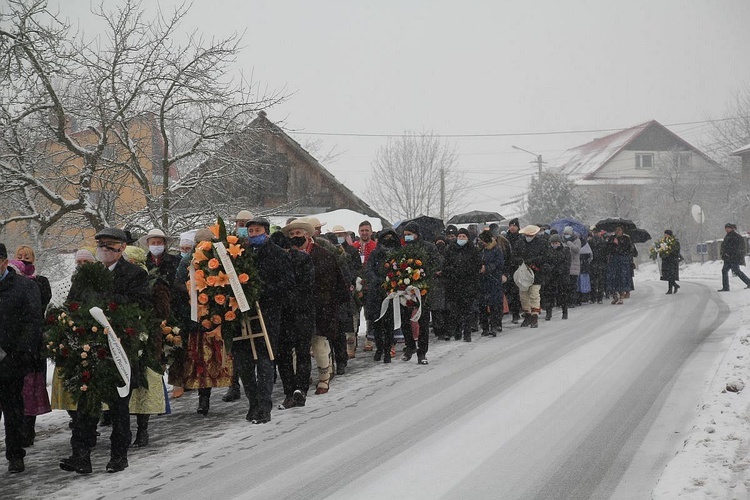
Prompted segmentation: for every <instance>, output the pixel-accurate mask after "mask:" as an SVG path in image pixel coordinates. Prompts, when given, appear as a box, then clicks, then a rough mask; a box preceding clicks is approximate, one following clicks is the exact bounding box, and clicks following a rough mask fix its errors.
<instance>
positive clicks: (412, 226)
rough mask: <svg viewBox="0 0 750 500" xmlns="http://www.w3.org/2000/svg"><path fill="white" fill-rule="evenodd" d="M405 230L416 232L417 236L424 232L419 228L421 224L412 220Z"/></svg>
mask: <svg viewBox="0 0 750 500" xmlns="http://www.w3.org/2000/svg"><path fill="white" fill-rule="evenodd" d="M404 231H409V232H410V233H414V234H416V235H417V236H422V233H421V232H420V230H419V224H417V223H416V222H410V223H408V224H407V225H406V227H404Z"/></svg>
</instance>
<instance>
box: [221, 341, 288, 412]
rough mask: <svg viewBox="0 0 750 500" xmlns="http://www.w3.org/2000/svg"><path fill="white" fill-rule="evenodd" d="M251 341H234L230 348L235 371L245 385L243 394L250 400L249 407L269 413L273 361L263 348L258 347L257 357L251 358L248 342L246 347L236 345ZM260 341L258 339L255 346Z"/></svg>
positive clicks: (273, 369)
mask: <svg viewBox="0 0 750 500" xmlns="http://www.w3.org/2000/svg"><path fill="white" fill-rule="evenodd" d="M243 342H244V343H247V342H252V341H251V340H242V341H240V342H237V341H235V342H234V347H233V349H232V357H233V358H234V364H235V366H236V367H237V373H238V374H239V376H240V380H242V385H243V386H244V387H245V395H246V396H247V399H248V400H249V401H250V409H251V410H252V409H256V408H257V409H259V410H261V411H265V412H267V413H271V408H272V407H273V401H272V399H271V393H272V392H273V379H274V372H275V371H276V369H275V366H274V362H273V361H271V359H270V358H269V357H268V353H267V352H266V350H265V349H262V350H261V349H258V359H257V360H255V359H253V353H252V351H251V350H250V346H249V344H248V346H247V347H245V346H242V347H237V346H238V344H241V343H243ZM260 343H261V339H258V343H257V344H256V348H257V347H258V345H259V344H260ZM277 350H278V349H277Z"/></svg>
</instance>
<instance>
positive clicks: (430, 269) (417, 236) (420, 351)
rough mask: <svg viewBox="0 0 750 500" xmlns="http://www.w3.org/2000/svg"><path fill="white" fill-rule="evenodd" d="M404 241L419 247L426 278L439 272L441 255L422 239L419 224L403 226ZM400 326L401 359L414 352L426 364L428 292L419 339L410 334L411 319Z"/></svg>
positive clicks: (408, 358)
mask: <svg viewBox="0 0 750 500" xmlns="http://www.w3.org/2000/svg"><path fill="white" fill-rule="evenodd" d="M404 241H405V242H406V245H407V246H410V245H413V246H414V247H416V248H417V249H419V250H420V251H421V252H422V253H423V254H424V255H425V256H426V260H425V262H424V269H425V271H426V272H427V280H429V279H430V277H431V276H432V275H433V274H436V273H440V272H441V270H442V268H443V256H442V255H440V252H438V249H437V247H436V246H435V245H434V243H430V242H429V241H425V240H423V239H422V233H421V230H420V228H419V224H417V223H415V222H410V223H409V224H407V225H406V227H405V228H404ZM401 328H402V329H403V331H404V343H405V344H406V348H405V349H404V355H403V357H402V359H403V360H404V361H409V360H410V359H411V358H412V356H414V354H415V353H416V355H417V362H418V363H419V364H420V365H426V364H427V363H428V362H427V351H428V349H429V345H430V292H429V290H428V291H427V295H425V296H424V297H423V299H422V315H421V316H420V317H419V339H418V340H414V335H413V334H412V329H411V321H406V322H404V321H402V322H401Z"/></svg>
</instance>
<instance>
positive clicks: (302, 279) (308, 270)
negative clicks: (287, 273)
mask: <svg viewBox="0 0 750 500" xmlns="http://www.w3.org/2000/svg"><path fill="white" fill-rule="evenodd" d="M289 258H290V261H291V263H292V271H293V273H294V286H293V287H292V289H291V290H290V291H289V295H288V300H287V301H286V302H285V304H286V305H287V306H286V310H285V311H284V312H282V315H283V319H282V321H289V322H290V324H291V325H292V327H293V328H294V330H295V331H294V333H295V334H296V335H301V336H302V335H304V336H308V337H312V336H313V334H314V333H315V266H314V265H313V261H312V258H311V257H310V256H309V255H308V254H306V253H305V252H301V251H299V250H295V249H294V248H292V249H291V250H289Z"/></svg>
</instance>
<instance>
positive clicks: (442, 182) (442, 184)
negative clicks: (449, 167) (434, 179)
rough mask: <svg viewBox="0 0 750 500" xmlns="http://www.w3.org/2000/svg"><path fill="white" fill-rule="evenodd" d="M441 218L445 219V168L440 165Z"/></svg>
mask: <svg viewBox="0 0 750 500" xmlns="http://www.w3.org/2000/svg"><path fill="white" fill-rule="evenodd" d="M440 220H443V221H444V220H445V168H444V167H440Z"/></svg>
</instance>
